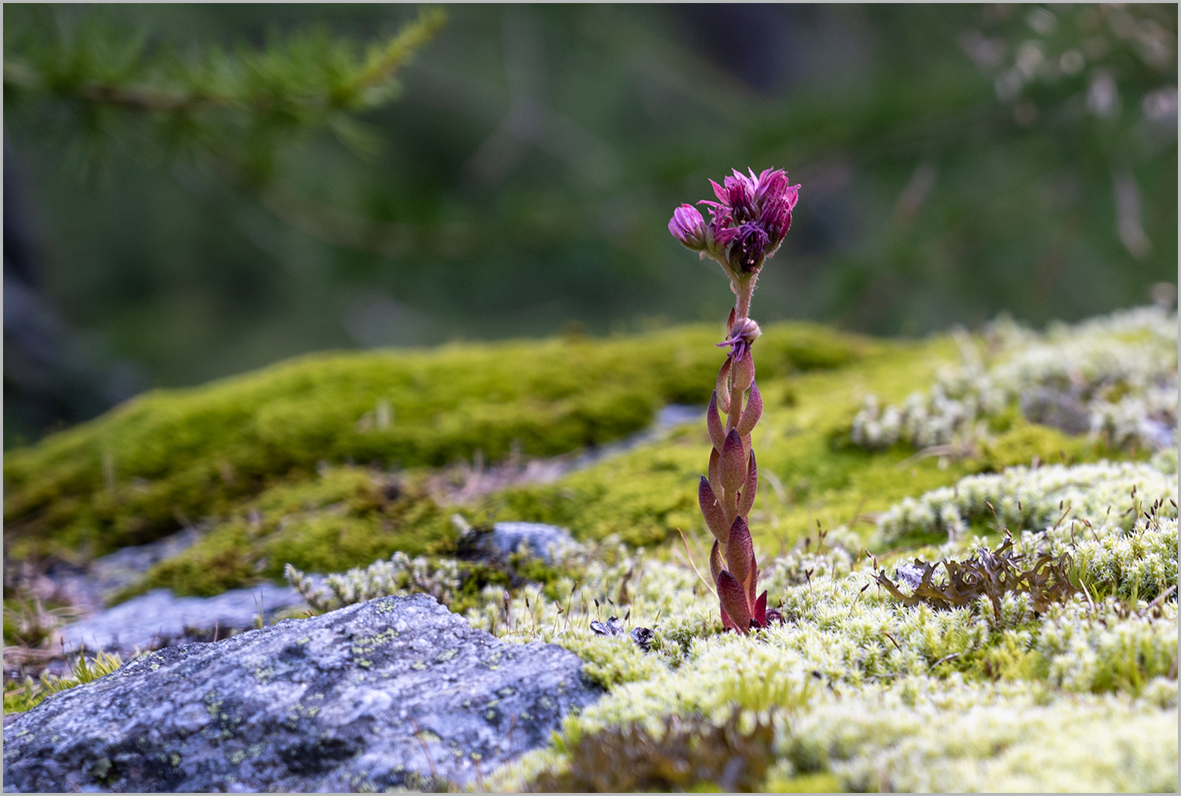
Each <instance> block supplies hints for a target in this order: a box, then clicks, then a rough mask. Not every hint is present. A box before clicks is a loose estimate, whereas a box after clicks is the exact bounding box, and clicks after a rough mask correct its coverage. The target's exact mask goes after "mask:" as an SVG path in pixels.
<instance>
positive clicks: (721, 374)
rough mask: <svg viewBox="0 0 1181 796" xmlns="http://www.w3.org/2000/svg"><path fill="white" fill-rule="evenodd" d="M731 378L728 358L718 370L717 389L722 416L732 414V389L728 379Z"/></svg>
mask: <svg viewBox="0 0 1181 796" xmlns="http://www.w3.org/2000/svg"><path fill="white" fill-rule="evenodd" d="M729 376H730V357H726V361H725V362H723V363H722V367H720V368H718V383H717V386H716V387H715V389H716V390H717V393H718V409H720V410H721V412H722V414H728V413H729V412H730V387H729V383H728V381H727V379H728V378H729Z"/></svg>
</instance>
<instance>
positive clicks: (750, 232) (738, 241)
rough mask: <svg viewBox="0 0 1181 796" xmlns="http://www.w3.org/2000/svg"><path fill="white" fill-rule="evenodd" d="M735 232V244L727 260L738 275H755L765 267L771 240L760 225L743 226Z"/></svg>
mask: <svg viewBox="0 0 1181 796" xmlns="http://www.w3.org/2000/svg"><path fill="white" fill-rule="evenodd" d="M735 232H736V234H735V236H734V243H733V245H732V246H730V248H729V250H728V251H727V252H726V259H727V260H728V261H729V262H730V267H731V268H733V269H734V270H735V271H736V272H737V273H740V274H753V273H754V272H756V271H758V270H759V269H760V268H761V267H762V266H763V260H764V259H765V256H766V253H767V245H768V244H769V243H770V242H771V239H770V237H769V236H768V235H767V231H766V230H765V229H764V228H763V226H762V225H761V224H758V223H749V224H743V225H742V226H740V227H739V228H738V229H737V230H735Z"/></svg>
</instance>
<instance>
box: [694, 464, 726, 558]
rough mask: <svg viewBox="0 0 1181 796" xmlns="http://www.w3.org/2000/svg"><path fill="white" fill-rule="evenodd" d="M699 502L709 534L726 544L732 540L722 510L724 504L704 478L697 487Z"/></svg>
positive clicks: (724, 513)
mask: <svg viewBox="0 0 1181 796" xmlns="http://www.w3.org/2000/svg"><path fill="white" fill-rule="evenodd" d="M697 502H698V503H699V504H700V505H701V513H702V515H703V516H704V517H705V524H706V525H708V526H709V532H710V533H712V534H713V535H714V536H715V537H716V538H717V539H719V540H721V542H722V544H725V543H726V542H728V541H729V539H730V526H729V524H728V523H727V522H726V512H724V511H723V510H722V503H721V501H719V500H718V498H717V496H716V495H714V490H713V488H712V487H711V486H710V485H709V481H707V480H706V479H705V478H704V477H702V479H701V483H700V484H698V485H697Z"/></svg>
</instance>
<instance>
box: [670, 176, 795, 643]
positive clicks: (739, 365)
mask: <svg viewBox="0 0 1181 796" xmlns="http://www.w3.org/2000/svg"><path fill="white" fill-rule="evenodd" d="M710 184H711V185H713V188H714V194H715V195H716V196H717V198H718V201H716V202H714V201H709V200H702V201H701V202H699V203H698V204H703V205H706V206H707V207H708V208H709V213H710V220H709V223H708V224H707V223H706V222H705V219H704V218H703V217H702V215H701V213H700V212H699V211H698V210H697V208H695V207H693V206H692V205H687V204H686V205H681V206H680V207H678V208H677V209H676V210H675V211H674V212H673V217H672V219H671V220H670V221H669V222H668V230H669V232H671V233H672V235H673V237H674V238H676V239H677V240H678V241H680V242H681V243H682V244H683V245H684V246H685V247H686V248H688V249H691V250H692V251H695V252H699V253H700V255H701V257H702V258H703V259H704V258H705V257H706V255H708V256H710V257H712V258H713V259H715V260H717V261H718V263H719V264H720V265H721V266H722V270H723V271H725V272H726V275H727V276H728V277H730V289H731V290H732V291H733V292H734V295H735V296H736V297H737V301H736V302H735V305H734V308H733V309H732V310H730V318H729V321H728V323H727V329H728V336H727V338H726V339H725V340H723V341H722V342H720V343H718V346H719V347H723V348H724V347H729V349H730V351H729V353H728V354H727V356H726V360H725V361H724V362H723V363H722V367H721V369H720V370H719V371H718V380H717V386H716V388H715V389H714V393H713V397H711V398H710V401H709V408H708V409H707V410H706V425H707V426H708V428H709V436H710V440H712V442H713V451H712V452H711V453H710V455H709V475H708V477H707V476H702V478H701V483H700V485H699V486H698V490H697V496H698V501H699V502H700V504H701V513H702V514H703V515H704V516H705V522H706V525H708V526H709V530H710V532H711V533H712V534H713V535H714V544H713V548H712V549H711V551H710V556H709V569H710V574H711V575H712V576H713V579H714V583H716V584H717V587H718V589H717V590H718V600H719V602H720V603H721V610H722V624H723V625H725V626H726V627H727V628H733V629H734V630H736V631H738V632H739V633H743V634H745V633H747V632H748V631H749V630H750V628H752V627H766V626H767V625H768V624H769V623H770V622H772V621H780V622H782V621H783V618H782V617H781V616H780V615H779V612H778V611H775V610H770V611H769V610H767V592H766V591H764V592H763V593H762V594H760V595H758V596H757V597H756V596H755V595H756V593H757V585H758V577H759V568H758V564H757V562H756V561H755V554H754V545H753V543H752V541H751V538H750V528H749V526H748V525H747V520H746V518H747V515H749V513H750V510H751V508H752V507H753V506H754V502H755V493H756V492H757V491H758V487H759V476H758V469H757V468H756V466H755V454H754V450H752V448H751V431H752V430H753V429H754V427H755V424H756V423H758V422H759V417H760V416H761V415H762V413H763V399H762V397H761V396H760V395H759V388H758V386H757V385H756V384H755V365H754V359H753V358H752V357H751V345H752V344H753V343H754V341H755V339H756V338H758V336H759V335H760V334H762V332H761V331H760V330H759V325H758V324H757V323H755V322H754V321H753V320H751V319H750V299H751V295H752V293H753V292H754V288H755V282H756V281H757V279H758V276H759V270H760V269H762V267H763V263H764V262H766V260H767V258H769V257H771V256H772V255H774V254H775V251H776V250H777V249H778V248H779V244H780V243H782V242H783V237H784V235H786V234H787V230H788V229H789V228H790V227H791V213H792V210H793V209H794V208H795V206H796V200H797V198H798V197H799V189H800V186H799V185H789V184H788V180H787V173H786V172H785V171H783V170H782V169H776V170H771V169H767V170H766V171H764V172H763V173H762V174H760V175H758V176H757V177H756V176H755V173H754V171H751V172H750V176H749V177H748V176H747V175H745V174H742V173H740V172H739V171H737V170H735V171H734V176H733V177H727V178H726V179H725V180H724V182H723V184H722V185H718V184H717V183H716V182H714V181H713V180H710ZM723 417H724V418H725V423H724V424H723V421H722V418H723Z"/></svg>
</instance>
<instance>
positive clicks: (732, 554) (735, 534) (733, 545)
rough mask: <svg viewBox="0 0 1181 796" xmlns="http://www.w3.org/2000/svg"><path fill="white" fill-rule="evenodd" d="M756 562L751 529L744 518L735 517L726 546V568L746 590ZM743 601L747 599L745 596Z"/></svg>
mask: <svg viewBox="0 0 1181 796" xmlns="http://www.w3.org/2000/svg"><path fill="white" fill-rule="evenodd" d="M753 560H754V543H753V542H752V541H751V538H750V528H749V527H748V526H747V524H746V520H745V519H743V518H742V517H735V518H734V524H733V525H731V526H730V540H729V543H728V544H727V545H726V566H727V567H729V569H730V573H731V574H732V575H733V576H734V578H735V579H736V580H737V581H738V582H739V583H741V584H742V585H743V587H744V588H745V586H746V583H747V579H748V578H749V577H750V572H751V569H750V567H751V562H752V561H753ZM742 599H744V600H745V599H746V597H745V596H744V597H743V598H742Z"/></svg>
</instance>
